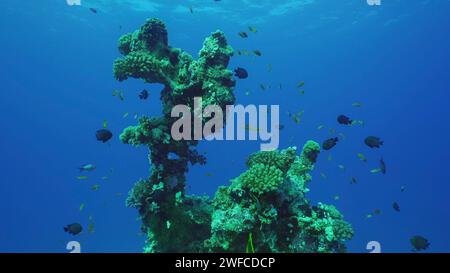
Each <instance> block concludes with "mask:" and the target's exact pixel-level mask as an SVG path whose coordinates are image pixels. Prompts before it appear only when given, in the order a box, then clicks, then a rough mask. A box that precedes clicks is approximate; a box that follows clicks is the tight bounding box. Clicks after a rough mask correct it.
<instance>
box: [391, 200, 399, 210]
mask: <svg viewBox="0 0 450 273" xmlns="http://www.w3.org/2000/svg"><path fill="white" fill-rule="evenodd" d="M392 208H393V209H394V210H395V211H400V206H399V205H398V203H397V202H394V203H392Z"/></svg>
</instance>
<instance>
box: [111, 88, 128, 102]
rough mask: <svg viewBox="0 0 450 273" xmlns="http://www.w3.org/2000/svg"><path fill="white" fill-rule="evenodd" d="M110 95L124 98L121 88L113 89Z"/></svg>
mask: <svg viewBox="0 0 450 273" xmlns="http://www.w3.org/2000/svg"><path fill="white" fill-rule="evenodd" d="M112 95H113V97H118V98H119V99H120V100H121V101H124V100H125V96H124V95H123V91H121V90H114V91H113V93H112Z"/></svg>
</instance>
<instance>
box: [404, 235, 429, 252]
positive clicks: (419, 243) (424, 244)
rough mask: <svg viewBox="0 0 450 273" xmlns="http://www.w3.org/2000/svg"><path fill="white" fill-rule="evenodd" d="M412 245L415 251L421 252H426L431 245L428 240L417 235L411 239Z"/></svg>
mask: <svg viewBox="0 0 450 273" xmlns="http://www.w3.org/2000/svg"><path fill="white" fill-rule="evenodd" d="M409 241H410V243H411V245H412V246H413V251H421V250H426V249H427V248H428V247H429V246H430V243H429V242H428V240H427V239H426V238H425V237H423V236H420V235H415V236H413V237H411V239H410V240H409Z"/></svg>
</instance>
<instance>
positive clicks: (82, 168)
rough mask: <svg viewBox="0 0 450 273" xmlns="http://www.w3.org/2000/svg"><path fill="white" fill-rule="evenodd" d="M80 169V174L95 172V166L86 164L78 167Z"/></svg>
mask: <svg viewBox="0 0 450 273" xmlns="http://www.w3.org/2000/svg"><path fill="white" fill-rule="evenodd" d="M78 169H79V170H80V172H83V171H86V172H91V171H93V170H95V166H94V165H93V164H84V165H82V166H80V167H78Z"/></svg>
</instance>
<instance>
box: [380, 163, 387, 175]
mask: <svg viewBox="0 0 450 273" xmlns="http://www.w3.org/2000/svg"><path fill="white" fill-rule="evenodd" d="M380 170H381V173H382V174H386V163H384V160H383V159H380Z"/></svg>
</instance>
